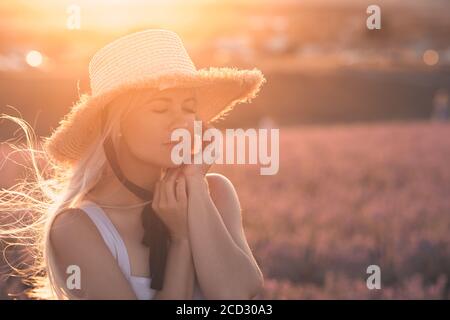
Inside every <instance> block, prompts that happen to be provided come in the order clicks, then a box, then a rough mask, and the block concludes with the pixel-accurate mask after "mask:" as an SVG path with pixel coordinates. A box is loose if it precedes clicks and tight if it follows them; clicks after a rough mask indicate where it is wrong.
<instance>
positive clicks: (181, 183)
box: [175, 176, 187, 203]
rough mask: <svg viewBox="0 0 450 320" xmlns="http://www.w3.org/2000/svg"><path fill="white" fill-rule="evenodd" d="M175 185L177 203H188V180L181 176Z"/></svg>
mask: <svg viewBox="0 0 450 320" xmlns="http://www.w3.org/2000/svg"><path fill="white" fill-rule="evenodd" d="M175 183H176V196H177V201H178V202H180V203H187V193H186V179H185V178H184V177H183V176H180V177H178V178H177V180H176V181H175Z"/></svg>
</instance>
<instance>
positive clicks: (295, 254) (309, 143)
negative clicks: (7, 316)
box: [0, 121, 450, 299]
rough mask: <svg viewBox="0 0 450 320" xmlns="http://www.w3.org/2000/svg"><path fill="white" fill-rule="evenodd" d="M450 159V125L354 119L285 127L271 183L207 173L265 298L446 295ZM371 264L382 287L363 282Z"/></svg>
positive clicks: (245, 175) (233, 169) (247, 169)
mask: <svg viewBox="0 0 450 320" xmlns="http://www.w3.org/2000/svg"><path fill="white" fill-rule="evenodd" d="M449 159H450V123H444V122H442V123H433V122H425V121H424V122H415V123H411V122H409V123H407V122H404V123H401V122H398V123H395V122H392V123H384V124H380V123H379V124H347V125H335V126H323V127H321V126H308V127H292V128H282V129H280V171H279V172H278V174H277V175H275V176H261V175H259V166H256V165H238V166H231V165H223V166H214V167H213V168H212V170H211V171H214V172H220V173H223V174H225V175H226V176H227V177H228V178H229V179H230V180H231V181H232V182H233V183H234V185H235V187H236V189H237V191H238V194H239V197H240V200H241V206H242V209H243V222H244V226H245V231H246V235H247V238H248V240H249V244H250V247H251V248H252V249H253V251H254V253H255V257H256V258H257V260H258V262H259V263H260V266H261V268H262V270H263V273H264V275H265V279H266V281H265V291H264V293H263V294H262V295H261V296H260V298H262V299H349V298H356V299H399V298H407V299H413V298H414V299H449V298H450V232H449V231H450V165H449V163H450V161H449ZM2 177H5V176H2ZM372 264H375V265H379V266H380V268H381V284H382V288H381V290H369V289H367V287H366V279H367V277H368V274H367V273H366V268H367V267H368V266H369V265H372ZM2 286H3V288H1V290H0V293H1V294H2V295H3V298H7V297H6V294H7V293H11V292H17V290H18V288H20V287H17V282H16V281H11V279H10V281H9V282H8V286H9V287H7V286H6V283H3V285H2Z"/></svg>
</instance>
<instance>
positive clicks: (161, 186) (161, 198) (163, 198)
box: [158, 179, 167, 207]
mask: <svg viewBox="0 0 450 320" xmlns="http://www.w3.org/2000/svg"><path fill="white" fill-rule="evenodd" d="M165 188H166V182H165V180H164V179H163V180H161V181H159V202H158V206H160V207H161V205H163V204H166V203H167V196H166V190H165Z"/></svg>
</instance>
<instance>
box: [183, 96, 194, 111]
mask: <svg viewBox="0 0 450 320" xmlns="http://www.w3.org/2000/svg"><path fill="white" fill-rule="evenodd" d="M183 109H184V110H186V111H188V112H192V113H195V112H197V100H196V99H195V98H191V99H187V100H185V101H184V103H183Z"/></svg>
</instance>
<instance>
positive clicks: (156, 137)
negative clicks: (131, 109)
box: [122, 114, 164, 158]
mask: <svg viewBox="0 0 450 320" xmlns="http://www.w3.org/2000/svg"><path fill="white" fill-rule="evenodd" d="M122 134H123V139H125V141H126V143H127V145H128V148H129V149H130V151H131V152H133V153H134V154H135V155H137V156H139V157H140V158H148V156H149V155H151V154H154V153H155V152H157V151H158V150H159V148H160V145H161V143H162V142H163V139H164V130H163V123H162V121H158V119H156V117H154V116H153V117H151V116H149V115H143V114H142V115H140V116H129V117H128V118H127V119H126V121H124V122H123V123H122Z"/></svg>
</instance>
